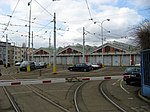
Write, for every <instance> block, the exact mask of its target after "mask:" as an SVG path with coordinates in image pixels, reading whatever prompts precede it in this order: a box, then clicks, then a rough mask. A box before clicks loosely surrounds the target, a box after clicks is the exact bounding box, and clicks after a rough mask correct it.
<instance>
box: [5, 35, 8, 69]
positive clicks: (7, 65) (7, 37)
mask: <svg viewBox="0 0 150 112" xmlns="http://www.w3.org/2000/svg"><path fill="white" fill-rule="evenodd" d="M5 64H6V68H7V67H8V35H7V34H6V63H5Z"/></svg>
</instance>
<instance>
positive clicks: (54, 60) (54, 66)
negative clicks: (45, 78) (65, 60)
mask: <svg viewBox="0 0 150 112" xmlns="http://www.w3.org/2000/svg"><path fill="white" fill-rule="evenodd" d="M53 74H56V13H54V49H53Z"/></svg>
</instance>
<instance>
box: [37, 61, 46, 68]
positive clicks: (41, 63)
mask: <svg viewBox="0 0 150 112" xmlns="http://www.w3.org/2000/svg"><path fill="white" fill-rule="evenodd" d="M39 64H40V67H41V68H46V67H47V64H46V63H45V62H39Z"/></svg>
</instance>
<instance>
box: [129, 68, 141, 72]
mask: <svg viewBox="0 0 150 112" xmlns="http://www.w3.org/2000/svg"><path fill="white" fill-rule="evenodd" d="M126 72H140V67H129V68H127V69H126Z"/></svg>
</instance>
